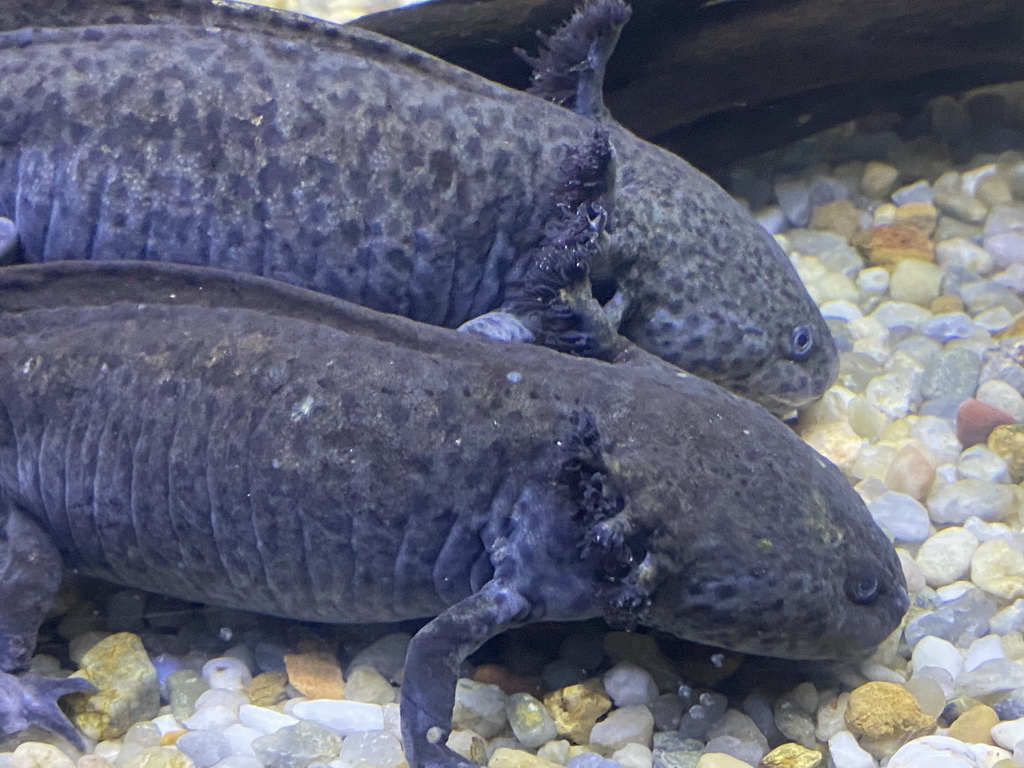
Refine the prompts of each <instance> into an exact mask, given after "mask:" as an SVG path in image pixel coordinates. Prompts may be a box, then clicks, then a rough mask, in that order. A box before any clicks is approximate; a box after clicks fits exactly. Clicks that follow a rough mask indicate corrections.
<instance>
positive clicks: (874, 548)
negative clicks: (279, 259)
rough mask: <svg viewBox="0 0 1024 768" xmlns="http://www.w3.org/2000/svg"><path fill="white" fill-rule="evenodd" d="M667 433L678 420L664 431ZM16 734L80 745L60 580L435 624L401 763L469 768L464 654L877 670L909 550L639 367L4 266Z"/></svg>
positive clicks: (104, 265)
mask: <svg viewBox="0 0 1024 768" xmlns="http://www.w3.org/2000/svg"><path fill="white" fill-rule="evenodd" d="M666 414H672V418H666ZM0 500H2V507H0V530H2V533H3V535H2V536H0V669H2V670H3V671H2V673H0V702H2V711H0V726H2V728H3V729H4V730H6V731H12V730H17V729H18V728H23V727H24V726H25V725H26V724H27V723H39V724H42V725H44V726H46V727H48V728H50V729H52V730H55V731H57V732H59V733H61V734H63V735H65V736H67V737H68V738H70V739H72V740H76V741H78V743H81V737H80V736H78V734H77V732H76V731H75V730H74V728H73V726H72V725H71V723H70V722H68V721H67V720H66V719H65V718H64V716H63V715H62V713H61V712H60V710H59V709H58V707H57V705H56V699H57V698H59V697H60V696H62V695H64V694H66V693H69V692H70V693H73V694H74V695H88V689H89V684H88V683H86V682H85V681H84V680H81V679H79V678H74V677H72V678H68V679H61V680H47V679H44V678H41V677H39V676H35V675H32V674H29V673H27V672H26V670H27V667H28V664H29V660H30V658H31V654H32V651H33V646H34V643H35V638H36V633H37V630H38V628H39V625H40V622H41V621H42V619H43V617H44V615H45V614H46V611H47V606H48V605H49V603H50V600H51V598H52V595H53V593H54V592H55V591H56V589H57V585H58V581H59V579H60V569H61V564H62V563H63V565H64V566H67V567H73V568H77V569H80V570H81V571H83V572H84V573H87V574H91V575H94V576H98V577H101V578H104V579H109V580H111V581H114V582H117V583H119V584H124V585H129V586H133V587H138V588H142V589H147V590H151V591H156V592H160V593H164V594H169V595H174V596H177V597H181V598H185V599H189V600H197V601H205V602H210V603H215V604H218V605H224V606H236V607H240V608H244V609H247V610H257V611H261V612H265V613H268V614H274V615H278V616H284V617H290V618H294V619H305V620H313V621H321V622H335V623H352V622H381V621H395V620H402V619H412V618H416V617H424V618H429V617H433V618H432V619H431V620H430V621H429V622H428V623H427V624H426V625H425V626H424V627H423V628H422V629H421V630H420V631H419V632H418V633H417V634H416V635H415V636H414V638H413V640H412V642H411V644H410V646H409V651H408V656H407V662H406V669H405V674H404V683H403V687H402V701H401V715H402V727H403V734H404V746H405V749H406V753H407V756H408V759H409V763H410V765H412V766H413V767H414V768H423V767H424V766H438V767H441V766H445V767H448V768H454V767H455V766H462V767H463V768H465V767H466V766H468V765H469V764H468V763H467V762H466V761H465V760H464V759H463V758H461V757H459V756H458V755H456V754H455V753H453V752H451V751H449V750H448V749H447V747H446V746H445V745H444V744H445V737H446V736H447V734H448V733H449V730H450V719H451V713H452V705H453V700H454V691H455V683H456V676H457V673H458V669H459V666H460V664H461V662H462V661H463V660H464V659H465V657H466V655H467V654H468V653H470V652H472V651H473V650H474V649H475V648H477V647H478V646H479V645H480V644H481V643H483V642H484V641H485V640H487V639H488V638H489V637H491V636H493V635H495V634H497V633H500V632H502V631H504V630H506V629H508V628H510V627H515V626H519V625H522V624H526V623H529V622H535V621H540V620H576V619H586V618H591V617H604V618H605V619H606V620H608V621H609V622H611V623H613V624H614V625H617V626H625V627H630V626H635V625H638V624H639V625H645V626H650V627H655V628H658V629H661V630H664V631H666V632H670V633H673V634H675V635H677V636H679V637H682V638H688V639H691V640H696V641H700V642H704V643H709V644H714V645H718V646H721V647H723V648H730V649H735V650H738V651H744V652H750V653H756V654H766V655H774V656H779V657H787V658H796V659H834V658H850V657H859V656H863V655H865V654H867V653H869V652H870V651H871V650H872V649H873V648H874V647H875V646H876V645H878V643H880V642H881V641H882V640H883V639H885V638H886V637H887V636H888V635H889V634H890V633H891V632H892V631H893V630H894V629H895V628H896V627H897V626H898V625H899V622H900V619H901V617H902V615H903V613H904V611H905V610H906V608H907V605H908V600H907V592H906V587H905V582H904V579H903V574H902V570H901V567H900V563H899V561H898V559H897V557H896V554H895V552H894V550H893V547H892V545H891V544H890V542H889V540H888V539H887V538H886V536H885V535H884V534H883V533H882V531H881V530H879V528H878V527H877V526H876V525H875V523H874V522H873V520H872V518H871V516H870V514H869V513H868V511H867V509H866V508H865V506H864V504H863V502H862V501H861V499H860V497H859V496H858V495H857V493H856V492H855V491H854V490H853V489H852V488H851V486H850V484H849V482H848V481H847V480H846V478H845V477H844V476H843V475H842V473H841V472H840V471H839V470H838V469H837V468H836V467H835V466H833V465H832V464H830V463H829V462H828V461H826V460H825V459H824V458H822V457H821V456H820V455H818V454H817V453H816V452H815V451H813V450H812V449H811V448H810V447H808V446H807V445H806V444H804V443H803V442H802V441H801V440H800V439H799V438H798V437H797V436H796V435H795V434H794V433H793V432H792V431H791V430H790V429H789V428H788V427H787V426H786V425H785V424H784V423H783V422H781V421H780V420H778V419H777V418H775V417H774V416H772V415H771V414H770V413H768V412H767V411H765V410H764V409H763V408H761V407H759V406H757V405H756V404H753V403H751V402H749V401H747V400H745V399H742V398H740V397H737V396H735V395H733V394H730V393H728V392H726V391H725V390H723V389H721V388H720V387H718V386H716V385H714V384H712V383H710V382H707V381H705V380H703V379H700V378H698V377H696V376H692V375H689V374H686V373H684V372H682V371H680V370H679V369H677V368H675V367H673V366H670V365H668V364H667V363H665V362H663V361H661V360H659V359H657V358H655V357H653V356H651V355H649V354H647V353H645V352H643V351H642V350H639V349H637V348H632V351H631V353H630V354H625V355H623V356H622V357H621V359H620V360H619V361H618V362H616V363H614V364H613V363H608V362H604V361H600V360H595V359H590V358H583V357H573V356H569V355H564V354H562V353H558V352H556V351H553V350H550V349H547V348H545V347H542V346H539V345H531V344H507V343H502V342H498V341H495V340H493V339H489V338H484V337H480V336H477V335H473V334H464V333H458V332H456V331H454V330H449V329H444V328H438V327H434V326H430V325H427V324H424V323H417V322H414V321H411V320H408V319H406V318H402V317H399V316H397V315H390V314H382V313H378V312H375V311H372V310H369V309H366V308H364V307H360V306H356V305H353V304H350V303H348V302H344V301H341V300H338V299H335V298H333V297H330V296H326V295H323V294H318V293H314V292H311V291H307V290H305V289H301V288H297V287H294V286H289V285H286V284H284V283H280V282H277V281H271V280H266V279H263V278H258V277H253V276H250V275H244V274H238V273H230V272H224V271H220V270H215V269H212V268H207V267H194V266H187V265H175V264H163V263H152V264H150V263H141V262H89V261H80V262H59V263H52V264H43V265H27V266H18V267H7V268H4V269H2V270H0Z"/></svg>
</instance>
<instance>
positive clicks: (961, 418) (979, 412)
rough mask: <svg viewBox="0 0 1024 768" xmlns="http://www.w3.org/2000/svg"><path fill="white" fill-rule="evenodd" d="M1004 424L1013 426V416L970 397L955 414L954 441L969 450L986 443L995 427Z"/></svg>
mask: <svg viewBox="0 0 1024 768" xmlns="http://www.w3.org/2000/svg"><path fill="white" fill-rule="evenodd" d="M1005 424H1013V416H1011V415H1010V414H1008V413H1007V412H1006V411H1001V410H999V409H998V408H993V407H992V406H991V405H989V404H988V403H983V402H981V401H980V400H975V399H974V398H973V397H971V398H968V399H967V400H964V401H963V403H962V404H961V405H960V408H959V410H957V412H956V439H957V440H959V441H960V445H962V446H963V447H964V448H970V447H971V446H972V445H978V444H979V443H984V442H985V441H987V440H988V438H989V435H991V434H992V432H993V430H995V428H996V427H1001V426H1003V425H1005Z"/></svg>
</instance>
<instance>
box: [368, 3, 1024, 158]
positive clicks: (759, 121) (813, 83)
mask: <svg viewBox="0 0 1024 768" xmlns="http://www.w3.org/2000/svg"><path fill="white" fill-rule="evenodd" d="M576 4H578V3H577V2H576V0H435V1H434V2H431V3H427V4H424V5H419V6H410V7H407V8H403V9H399V10H395V11H388V12H385V13H379V14H374V15H372V16H368V17H365V18H363V19H361V20H359V21H358V22H356V23H357V24H359V25H360V26H362V27H365V28H367V29H372V30H374V31H377V32H381V33H383V34H386V35H389V36H392V37H396V38H398V39H400V40H403V41H405V42H407V43H409V44H411V45H414V46H416V47H418V48H423V49H425V50H428V51H430V52H432V53H434V54H436V55H438V56H441V57H442V58H445V59H448V60H449V61H452V62H454V63H456V64H459V65H460V66H464V67H466V68H468V69H472V70H474V71H476V72H479V73H480V74H482V75H484V76H486V77H489V78H491V79H494V80H498V81H500V82H504V83H506V84H508V85H512V86H514V87H520V88H522V87H525V85H526V84H527V82H528V76H529V72H528V68H527V67H526V65H525V64H524V63H523V62H522V61H521V60H519V59H518V58H517V57H516V56H515V55H514V53H512V49H513V48H514V47H516V46H519V47H523V48H526V49H527V50H529V51H531V52H532V51H534V50H535V49H536V39H535V37H534V32H535V30H537V29H541V30H546V31H550V30H552V29H553V28H554V27H556V26H557V25H558V24H559V23H560V22H561V21H562V20H564V19H565V18H567V17H568V15H569V14H570V13H571V10H572V8H573V6H574V5H576ZM1016 79H1024V0H717V1H716V2H712V3H704V4H703V5H702V4H701V3H699V2H696V0H635V2H634V4H633V18H632V20H631V21H630V23H629V24H628V25H627V26H626V29H625V30H624V31H623V33H622V38H621V40H620V42H619V48H618V50H617V51H616V53H615V55H614V56H613V57H612V61H611V65H610V67H609V69H608V78H607V84H606V89H605V93H606V101H607V103H608V106H609V108H610V109H611V111H612V114H614V115H615V116H616V117H617V118H618V119H619V120H620V121H621V122H622V123H623V124H625V125H627V126H629V127H630V128H631V129H632V130H634V131H635V132H636V133H638V134H640V135H641V136H644V137H646V138H648V139H651V140H653V141H656V142H658V143H660V144H663V145H665V146H667V147H669V148H670V149H674V150H676V151H679V152H680V153H681V154H684V155H685V156H687V157H688V158H689V159H691V160H694V161H695V162H697V163H698V164H699V165H704V166H705V167H707V166H716V165H721V164H723V163H724V162H727V161H729V160H732V159H735V158H737V157H739V156H742V155H745V154H750V153H752V152H755V151H759V150H761V149H766V148H769V147H771V146H778V145H780V144H783V143H786V142H789V141H792V140H794V139H796V138H799V137H800V136H801V135H806V134H807V133H810V132H812V131H814V130H820V129H822V128H825V127H828V126H830V125H834V124H836V123H838V122H841V121H843V120H846V119H849V118H851V117H855V116H857V115H863V114H868V113H871V112H875V111H880V110H881V111H896V112H901V111H908V110H912V109H914V108H915V107H917V106H920V105H921V104H922V103H923V102H924V100H925V99H926V98H928V97H930V96H934V95H936V94H938V93H951V92H955V91H958V90H962V89H966V88H970V87H973V86H976V85H982V84H986V83H993V82H1002V81H1007V80H1016Z"/></svg>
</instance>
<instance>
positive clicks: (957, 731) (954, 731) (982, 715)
mask: <svg viewBox="0 0 1024 768" xmlns="http://www.w3.org/2000/svg"><path fill="white" fill-rule="evenodd" d="M998 722H999V715H997V714H996V711H995V710H994V709H992V707H990V706H988V705H987V704H978V705H976V706H973V707H971V708H970V709H968V710H967V711H966V712H964V713H963V714H962V715H960V717H958V718H957V719H956V720H955V721H954V722H953V724H952V725H951V726H949V733H948V734H946V735H947V736H949V737H950V738H951V739H959V740H960V741H965V742H967V743H968V744H994V743H995V742H993V741H992V734H991V731H992V726H993V725H995V724H996V723H998Z"/></svg>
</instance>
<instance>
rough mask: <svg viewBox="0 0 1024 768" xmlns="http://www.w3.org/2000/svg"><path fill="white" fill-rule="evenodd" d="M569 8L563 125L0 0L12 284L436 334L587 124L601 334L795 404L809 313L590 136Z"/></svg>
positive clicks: (806, 360)
mask: <svg viewBox="0 0 1024 768" xmlns="http://www.w3.org/2000/svg"><path fill="white" fill-rule="evenodd" d="M587 8H588V9H589V10H585V14H586V13H590V14H591V16H590V17H586V16H584V21H588V23H589V24H590V26H589V27H588V29H589V28H591V27H593V28H594V29H596V30H597V31H598V32H600V34H598V35H597V38H595V41H594V42H593V45H592V46H591V48H589V49H588V48H586V46H584V50H583V51H582V52H581V53H580V54H579V55H580V56H581V57H582V61H581V62H579V63H578V64H575V63H574V61H573V59H574V56H575V55H576V51H575V49H574V48H573V47H572V45H569V44H567V43H565V42H564V40H563V37H559V36H555V37H553V38H551V40H549V44H550V45H551V46H552V48H553V49H554V54H555V56H554V57H555V58H558V56H561V59H563V60H565V61H563V64H564V65H565V69H566V70H567V71H570V72H574V73H578V72H579V71H583V72H584V74H586V73H587V72H589V73H590V75H591V76H590V78H589V79H587V77H584V76H582V75H580V84H579V88H580V90H581V94H582V93H583V92H584V91H585V92H586V93H589V97H588V98H587V99H583V98H582V96H581V98H579V99H577V102H576V104H575V107H576V109H577V111H572V110H570V109H566V108H562V107H560V106H558V105H556V104H553V103H550V102H549V101H546V100H544V99H542V98H538V97H536V96H532V95H529V94H524V93H521V92H518V91H513V90H510V89H507V88H504V87H501V86H498V85H496V84H493V83H490V82H488V81H486V80H483V79H482V78H479V77H477V76H475V75H472V74H470V73H468V72H466V71H464V70H460V69H458V68H456V67H453V66H451V65H448V64H446V63H444V62H441V61H439V60H437V59H434V58H433V57H431V56H428V55H426V54H424V53H422V52H419V51H416V50H414V49H411V48H408V47H406V46H404V45H401V44H399V43H397V42H394V41H391V40H388V39H386V38H383V37H379V36H376V35H373V34H371V33H368V32H365V31H361V30H358V29H351V28H345V27H339V26H337V25H331V24H328V23H325V22H317V21H314V20H312V19H308V18H303V17H297V16H293V15H289V14H286V13H283V12H279V11H273V10H270V9H266V8H256V7H252V6H248V5H246V4H243V3H234V2H229V1H228V0H223V1H222V2H217V3H210V2H206V1H205V0H74V1H73V2H70V1H66V0H55V2H52V3H45V4H39V3H36V2H33V1H32V0H0V79H2V81H3V91H2V92H0V240H3V239H4V238H5V237H6V240H7V244H8V248H7V250H8V251H9V254H10V256H9V258H11V259H15V260H21V261H30V262H31V261H51V260H59V259H69V258H75V259H79V258H84V259H141V260H154V259H158V260H163V261H175V262H186V263H198V264H206V265H210V266H215V267H221V268H225V269H232V270H240V271H246V272H251V273H255V274H260V275H264V276H267V277H272V278H275V279H279V280H282V281H285V282H289V283H293V284H297V285H301V286H304V287H308V288H312V289H314V290H318V291H324V292H327V293H330V294H333V295H335V296H338V297H341V298H344V299H347V300H350V301H355V302H357V303H360V304H363V305H365V306H368V307H371V308H374V309H378V310H381V311H385V312H391V313H396V314H400V315H404V316H406V317H409V318H412V319H415V320H419V321H421V322H426V323H430V324H434V325H443V326H449V327H456V326H460V325H462V324H464V323H467V322H468V321H472V320H474V319H475V318H478V317H479V316H480V315H482V314H484V313H488V312H491V311H495V310H499V309H501V308H502V307H503V305H504V304H506V303H507V302H508V301H509V299H510V292H511V291H513V290H514V288H515V286H516V285H517V283H518V282H519V281H520V280H521V278H522V276H523V275H524V273H525V272H526V271H527V270H528V269H529V267H530V264H531V261H532V259H533V258H534V255H535V249H536V247H537V244H538V243H539V242H540V241H541V240H542V239H543V236H544V230H545V225H546V222H547V218H548V216H549V213H550V211H551V210H552V208H553V202H552V195H553V190H554V189H556V188H557V186H558V184H559V182H560V176H559V173H560V171H559V168H560V166H561V164H562V162H563V161H564V157H565V153H566V151H567V150H568V149H571V148H578V147H580V146H582V145H583V144H585V143H586V141H587V140H588V138H589V137H590V136H591V134H592V132H593V130H594V126H595V124H596V122H600V123H601V124H602V125H603V126H605V127H606V128H607V131H608V135H609V137H610V141H611V145H612V147H613V149H614V152H615V157H616V162H615V163H614V169H613V170H612V171H611V178H610V179H609V181H608V189H607V190H606V191H604V192H603V194H602V195H601V200H600V203H601V206H602V207H603V209H604V211H605V213H606V215H607V226H606V228H605V232H604V235H603V236H602V238H601V242H600V253H599V255H598V258H595V259H594V261H593V267H592V274H591V280H592V283H593V287H594V294H595V296H596V297H597V298H598V300H599V301H600V303H604V304H605V310H604V313H605V315H606V318H605V319H606V320H607V322H610V323H612V324H613V326H614V327H616V328H617V329H618V331H619V332H620V333H621V334H622V335H624V336H625V337H626V338H628V339H630V340H632V341H634V342H636V343H637V344H639V345H640V346H641V347H643V348H645V349H647V350H648V351H650V352H652V353H654V354H656V355H658V356H660V357H662V358H663V359H666V360H668V361H670V362H672V363H673V364H675V365H677V366H680V367H681V368H683V369H686V370H688V371H691V372H693V373H696V374H697V375H700V376H702V377H706V378H708V379H710V380H713V381H715V382H717V383H719V384H721V385H722V386H724V387H726V388H728V389H730V390H732V391H734V392H737V393H739V394H741V395H744V396H746V397H748V398H751V399H753V400H756V401H758V402H761V403H762V404H763V405H765V406H766V407H768V408H769V409H771V410H773V411H775V412H782V411H787V410H790V409H792V408H794V407H799V406H801V405H805V404H807V403H808V402H810V401H812V400H814V399H816V398H818V397H819V396H820V395H821V394H822V392H824V390H825V389H826V388H827V387H828V386H829V385H830V384H831V382H832V380H833V379H834V378H835V375H836V372H837V367H838V362H837V361H838V358H837V354H836V350H835V346H834V343H833V340H832V338H831V336H830V334H829V330H828V327H827V326H826V324H825V322H824V321H823V319H822V317H821V315H820V313H819V312H818V309H817V307H816V306H815V305H814V303H813V302H812V300H811V299H810V297H809V296H808V294H807V292H806V290H805V289H804V287H803V285H802V284H801V282H800V280H799V278H798V277H797V274H796V272H795V271H794V269H793V267H792V266H791V264H790V263H789V261H788V259H787V258H786V255H785V254H784V253H783V252H782V250H781V249H780V248H779V246H778V244H777V243H776V242H775V241H774V239H773V238H772V237H770V236H769V235H768V234H767V233H766V232H765V231H764V230H763V229H762V228H761V227H760V226H759V225H758V224H757V223H756V222H755V221H754V220H753V219H752V218H751V217H750V216H749V214H748V213H747V212H746V211H745V210H744V209H743V208H742V207H741V206H740V205H739V204H738V203H737V202H736V201H734V200H733V199H731V198H730V197H729V196H728V195H727V194H726V193H725V192H724V191H723V190H722V189H721V188H720V187H718V186H717V185H716V184H715V183H713V182H712V181H711V180H710V179H708V178H707V177H705V176H704V175H703V174H701V173H699V172H698V171H696V170H695V169H693V168H692V167H691V166H689V165H688V164H687V163H685V162H684V161H683V160H681V159H680V158H679V157H677V156H675V155H672V154H669V153H668V152H665V151H663V150H661V149H659V148H657V147H655V146H653V145H651V144H648V143H647V142H644V141H642V140H640V139H638V138H637V137H636V136H634V135H632V134H630V133H629V132H628V131H626V130H624V129H623V128H621V127H620V126H618V125H616V124H615V123H614V122H613V121H611V120H610V118H608V116H607V115H606V114H605V112H604V110H603V105H602V104H601V102H600V85H601V82H600V80H601V72H602V71H603V63H604V61H605V60H606V58H607V56H608V55H610V53H611V48H612V47H613V45H614V39H615V37H616V36H617V30H618V26H617V25H620V24H621V23H623V22H624V21H625V19H626V18H627V17H628V11H627V10H626V9H625V7H624V6H623V5H622V4H621V0H591V2H589V3H588V4H587ZM595 15H596V18H597V20H598V21H599V22H601V20H604V21H603V22H601V23H596V22H594V19H595ZM602 24H603V26H602ZM583 26H587V25H586V24H583ZM602 35H603V37H602ZM564 37H570V38H571V37H572V35H568V36H564ZM576 42H578V41H576ZM567 49H568V50H567ZM591 59H593V60H594V61H593V62H592V61H591ZM594 62H596V63H594ZM591 64H593V67H594V71H591V70H589V69H588V67H589V66H591ZM570 65H573V66H570ZM584 102H586V103H584ZM555 203H557V201H555ZM4 219H7V220H9V221H8V222H7V223H6V224H5V222H4ZM10 222H13V226H12V225H11V224H10ZM5 232H6V236H5ZM3 250H4V249H3V243H2V242H0V251H3ZM596 304H597V302H595V305H596ZM598 311H599V312H601V310H600V308H599V307H598ZM598 356H599V355H598Z"/></svg>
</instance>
